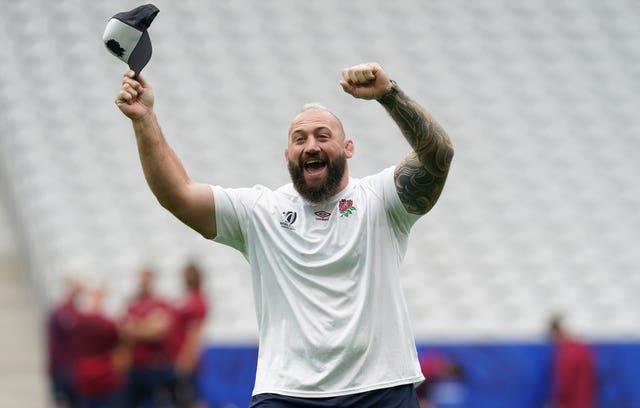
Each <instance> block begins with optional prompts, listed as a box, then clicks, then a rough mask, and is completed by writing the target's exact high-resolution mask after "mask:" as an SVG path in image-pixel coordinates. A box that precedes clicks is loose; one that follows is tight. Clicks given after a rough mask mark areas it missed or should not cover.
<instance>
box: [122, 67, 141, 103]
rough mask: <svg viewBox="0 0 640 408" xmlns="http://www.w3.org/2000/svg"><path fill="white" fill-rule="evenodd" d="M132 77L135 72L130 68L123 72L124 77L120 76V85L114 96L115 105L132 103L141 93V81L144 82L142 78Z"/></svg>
mask: <svg viewBox="0 0 640 408" xmlns="http://www.w3.org/2000/svg"><path fill="white" fill-rule="evenodd" d="M134 77H135V73H134V72H133V71H131V70H129V71H127V72H126V73H125V74H124V77H123V78H122V87H121V88H120V91H119V92H118V95H117V97H116V105H120V104H122V103H132V102H134V101H135V100H136V99H137V98H138V96H140V95H141V94H142V93H143V91H144V86H143V83H146V82H144V79H142V77H140V76H139V77H138V78H137V79H134Z"/></svg>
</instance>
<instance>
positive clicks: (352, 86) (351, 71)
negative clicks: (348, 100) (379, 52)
mask: <svg viewBox="0 0 640 408" xmlns="http://www.w3.org/2000/svg"><path fill="white" fill-rule="evenodd" d="M340 85H342V89H344V91H345V92H346V93H348V94H350V95H352V96H353V97H355V98H360V99H380V98H382V97H383V96H385V95H386V94H387V93H389V92H390V91H391V80H389V77H388V76H387V73H386V72H384V70H383V69H382V67H381V66H380V64H378V63H377V62H369V63H367V64H360V65H355V66H353V67H351V68H345V69H343V70H342V80H341V81H340Z"/></svg>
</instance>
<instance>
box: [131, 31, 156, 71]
mask: <svg viewBox="0 0 640 408" xmlns="http://www.w3.org/2000/svg"><path fill="white" fill-rule="evenodd" d="M151 52H152V48H151V39H150V38H149V33H147V31H146V30H145V31H143V32H142V36H141V37H140V40H139V41H138V44H137V45H136V46H135V48H134V49H133V51H132V52H131V55H130V56H129V68H131V69H132V70H133V72H135V73H136V75H138V74H140V72H141V71H142V69H143V68H144V67H145V66H146V65H147V63H148V62H149V60H150V59H151Z"/></svg>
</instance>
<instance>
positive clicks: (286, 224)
mask: <svg viewBox="0 0 640 408" xmlns="http://www.w3.org/2000/svg"><path fill="white" fill-rule="evenodd" d="M282 216H283V217H284V219H283V220H282V221H280V226H281V227H282V228H286V229H290V230H295V228H293V224H294V223H295V222H296V220H297V219H298V213H297V212H295V211H283V212H282Z"/></svg>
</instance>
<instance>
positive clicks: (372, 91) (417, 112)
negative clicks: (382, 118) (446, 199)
mask: <svg viewBox="0 0 640 408" xmlns="http://www.w3.org/2000/svg"><path fill="white" fill-rule="evenodd" d="M342 76H343V80H342V81H341V82H340V84H341V85H342V87H343V89H344V90H345V92H347V93H349V94H351V95H353V96H354V97H356V98H361V99H376V100H378V101H379V102H380V103H381V104H382V106H384V108H385V109H386V110H387V112H389V114H390V115H391V117H392V118H393V120H394V121H395V122H396V124H397V125H398V127H399V128H400V130H401V131H402V134H403V135H404V137H405V138H406V139H407V141H408V142H409V144H410V145H411V147H412V148H413V150H412V151H411V152H410V153H409V154H408V155H407V156H406V157H405V158H404V159H402V160H401V161H400V163H398V165H397V166H396V170H395V183H396V189H397V190H398V196H399V197H400V201H402V203H403V204H404V207H405V208H406V209H407V211H408V212H410V213H412V214H426V213H427V212H428V211H429V210H430V209H431V208H433V206H434V205H435V203H436V201H437V200H438V197H439V196H440V193H441V192H442V188H443V187H444V183H445V180H446V179H447V174H448V173H449V167H450V165H451V160H452V158H453V146H452V144H451V141H450V140H449V136H448V135H447V133H446V132H445V131H444V129H442V127H441V126H440V125H439V124H438V122H436V120H435V119H434V118H433V117H432V116H431V115H430V114H429V112H427V111H426V109H424V108H423V107H421V106H420V105H419V104H418V103H416V102H415V101H413V100H412V99H411V98H409V97H408V96H407V95H406V94H405V93H404V92H402V90H401V89H400V88H398V86H397V85H396V84H395V82H393V81H391V80H390V79H389V77H388V76H387V74H386V73H385V72H384V70H383V69H382V67H380V65H378V64H377V63H369V64H362V65H356V66H355V67H352V68H348V69H345V70H344V71H343V72H342Z"/></svg>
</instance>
